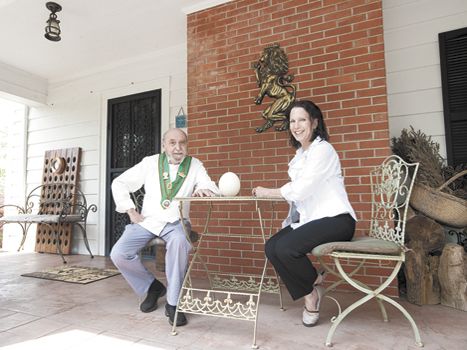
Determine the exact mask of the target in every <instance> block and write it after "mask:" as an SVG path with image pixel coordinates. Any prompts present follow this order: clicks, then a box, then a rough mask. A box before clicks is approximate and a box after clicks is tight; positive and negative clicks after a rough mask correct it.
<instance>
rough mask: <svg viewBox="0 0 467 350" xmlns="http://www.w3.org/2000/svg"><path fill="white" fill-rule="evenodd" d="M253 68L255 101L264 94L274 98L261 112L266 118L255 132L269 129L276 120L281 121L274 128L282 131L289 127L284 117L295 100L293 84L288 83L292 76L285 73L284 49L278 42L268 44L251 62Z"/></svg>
mask: <svg viewBox="0 0 467 350" xmlns="http://www.w3.org/2000/svg"><path fill="white" fill-rule="evenodd" d="M253 68H254V69H255V74H256V81H257V82H258V87H259V88H260V91H259V93H258V96H256V98H255V103H256V104H257V105H260V104H261V103H262V102H263V98H264V96H266V95H267V96H269V97H271V98H275V99H276V100H275V101H274V102H273V103H272V104H270V105H269V106H268V107H267V108H266V109H265V110H264V111H263V113H262V114H261V116H262V117H263V118H264V119H265V120H266V122H265V123H264V125H263V126H261V127H259V128H256V132H263V131H264V130H267V129H269V128H270V127H272V126H273V125H274V123H276V122H281V124H280V125H279V126H277V127H276V128H275V129H276V130H277V131H284V130H287V129H288V128H289V122H288V120H287V117H286V111H287V108H289V106H290V105H291V104H292V103H293V102H294V101H295V91H296V88H295V86H294V85H292V84H290V82H291V81H292V80H293V78H294V76H293V75H292V74H290V75H287V72H288V70H289V62H288V58H287V55H286V54H285V52H284V50H283V49H281V48H280V47H279V44H274V45H272V46H268V47H266V48H265V49H264V50H263V54H262V55H261V57H260V59H259V60H258V62H256V63H254V64H253Z"/></svg>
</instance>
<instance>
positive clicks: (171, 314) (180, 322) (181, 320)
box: [165, 304, 188, 327]
mask: <svg viewBox="0 0 467 350" xmlns="http://www.w3.org/2000/svg"><path fill="white" fill-rule="evenodd" d="M176 309H177V307H176V306H173V305H169V304H165V316H167V317H168V318H169V323H170V325H171V326H172V325H173V324H174V319H175V311H176ZM187 323H188V321H187V320H186V317H185V314H184V313H183V312H180V311H179V312H178V315H177V327H181V326H184V325H186V324H187Z"/></svg>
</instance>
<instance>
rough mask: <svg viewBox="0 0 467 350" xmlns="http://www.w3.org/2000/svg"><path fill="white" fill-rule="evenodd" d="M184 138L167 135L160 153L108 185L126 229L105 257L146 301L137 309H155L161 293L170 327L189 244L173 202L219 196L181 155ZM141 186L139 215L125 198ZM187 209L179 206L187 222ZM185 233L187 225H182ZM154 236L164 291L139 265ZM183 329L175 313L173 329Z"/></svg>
mask: <svg viewBox="0 0 467 350" xmlns="http://www.w3.org/2000/svg"><path fill="white" fill-rule="evenodd" d="M187 141H188V138H187V135H186V134H185V132H183V131H182V130H180V129H170V130H168V131H167V132H166V133H165V134H164V135H163V138H162V147H163V151H164V152H163V153H161V154H156V155H153V156H149V157H145V158H144V159H143V160H142V161H141V162H140V163H138V164H136V165H135V166H133V167H132V168H130V169H128V170H127V171H125V172H124V173H123V174H121V175H120V176H119V177H117V178H116V179H115V180H114V181H113V182H112V194H113V197H114V201H115V205H116V210H117V211H118V212H120V213H127V214H128V216H129V217H130V221H131V224H130V225H127V226H126V228H125V231H124V232H123V234H122V236H121V237H120V239H119V240H118V241H117V243H115V245H114V246H113V248H112V251H111V253H110V257H111V259H112V261H113V263H114V264H115V266H116V267H117V268H118V269H119V270H120V272H121V273H122V275H123V277H124V278H125V279H126V281H127V282H128V283H129V284H130V286H131V287H132V288H133V290H134V291H135V293H136V294H137V295H139V296H142V295H144V294H145V293H146V298H145V299H144V301H143V302H142V304H141V306H140V309H141V311H142V312H151V311H154V310H156V309H157V300H158V299H159V298H160V297H162V296H164V295H165V294H166V293H167V304H166V305H165V315H166V316H167V317H168V318H169V323H170V324H171V325H172V324H173V322H174V318H175V309H176V305H177V301H178V296H179V293H180V290H181V287H182V283H183V279H184V277H185V273H186V270H187V266H188V257H189V253H190V251H191V248H192V246H191V244H190V242H189V241H188V240H187V238H186V234H185V232H184V230H183V225H182V222H181V220H180V214H179V210H178V204H179V202H178V201H176V200H174V198H175V197H176V196H199V197H205V196H214V195H216V194H218V193H219V190H218V188H217V186H216V185H215V184H214V182H213V181H211V178H210V177H209V175H208V174H207V172H206V169H205V168H204V166H203V164H202V163H201V161H199V160H198V159H196V158H193V157H190V156H188V155H187ZM143 185H144V189H145V192H146V194H145V196H144V201H143V208H142V210H141V213H138V212H137V211H136V210H135V204H134V203H133V201H132V200H131V195H130V194H131V193H132V192H135V191H137V190H138V189H139V188H141V187H142V186H143ZM188 214H189V206H188V205H185V206H184V213H183V215H184V217H185V218H188ZM185 224H186V225H187V228H188V229H190V228H191V226H190V223H189V222H188V220H187V221H185ZM154 235H158V236H159V237H161V238H162V239H163V240H164V241H165V242H166V249H167V253H166V257H165V269H166V271H165V273H166V277H167V288H166V287H165V286H164V285H163V284H162V283H161V282H160V281H158V280H157V279H156V278H155V277H154V275H153V274H152V273H150V272H149V271H148V270H147V269H146V268H145V267H144V265H143V264H142V262H141V259H140V257H139V254H138V253H139V251H140V250H141V249H142V248H144V246H145V245H146V244H147V242H148V241H149V240H151V239H152V238H154ZM186 323H187V320H186V317H185V315H184V314H183V313H181V312H179V313H178V317H177V323H176V324H177V326H183V325H185V324H186Z"/></svg>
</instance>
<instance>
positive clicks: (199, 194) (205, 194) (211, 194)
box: [193, 188, 216, 197]
mask: <svg viewBox="0 0 467 350" xmlns="http://www.w3.org/2000/svg"><path fill="white" fill-rule="evenodd" d="M214 196H216V194H215V193H214V192H212V191H211V190H204V189H202V188H199V189H197V190H196V191H195V192H193V197H214Z"/></svg>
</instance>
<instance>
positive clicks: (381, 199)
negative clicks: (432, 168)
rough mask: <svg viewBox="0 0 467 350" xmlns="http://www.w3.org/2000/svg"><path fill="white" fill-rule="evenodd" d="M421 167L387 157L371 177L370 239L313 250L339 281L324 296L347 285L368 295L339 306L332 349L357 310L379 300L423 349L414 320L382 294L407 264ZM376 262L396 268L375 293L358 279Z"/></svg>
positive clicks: (372, 172)
mask: <svg viewBox="0 0 467 350" xmlns="http://www.w3.org/2000/svg"><path fill="white" fill-rule="evenodd" d="M418 165H419V164H418V163H416V164H409V163H406V162H405V161H404V160H402V159H401V158H400V157H398V156H395V155H393V156H389V157H387V158H386V159H385V160H384V161H383V163H382V164H381V165H380V166H378V167H376V168H375V169H374V170H373V171H371V173H370V180H371V200H372V211H371V223H370V228H369V231H370V232H369V236H365V237H356V238H354V239H353V240H352V241H351V242H331V243H326V244H322V245H320V246H318V247H316V248H315V249H313V251H312V255H314V256H315V257H317V259H318V260H319V262H320V263H321V265H322V266H323V267H324V268H325V269H326V270H327V271H328V272H329V273H331V274H333V275H334V276H336V277H337V278H338V280H337V282H335V283H333V284H332V285H331V286H329V287H328V288H327V289H326V291H325V294H326V293H328V292H329V291H330V290H332V289H334V288H335V287H336V286H338V285H340V284H342V283H346V282H347V283H348V284H350V285H351V286H352V287H354V288H356V289H357V290H359V291H361V292H363V293H365V296H364V297H362V298H361V299H359V300H358V301H356V302H354V303H353V304H351V305H350V306H348V307H347V308H346V309H345V310H344V311H342V312H341V307H340V305H339V315H338V316H337V317H334V318H333V319H332V320H331V322H332V325H331V328H330V329H329V331H328V334H327V338H326V345H327V346H332V337H333V334H334V332H335V330H336V328H337V326H338V325H339V324H340V323H341V322H342V320H343V319H344V318H345V317H346V316H347V315H348V314H349V313H350V312H352V311H353V310H355V309H356V308H357V307H359V306H361V305H362V304H364V303H366V302H368V301H370V300H372V299H376V301H377V302H378V304H379V307H380V309H381V313H382V316H383V320H384V321H385V322H387V321H388V316H387V313H386V309H385V307H384V304H383V301H386V302H387V303H389V304H391V305H393V306H394V307H396V308H397V309H398V310H399V311H401V312H402V314H403V315H404V316H405V317H406V318H407V320H408V321H409V323H410V325H411V326H412V329H413V332H414V335H415V342H416V344H417V345H418V346H420V347H421V346H423V343H422V341H421V339H420V334H419V331H418V328H417V325H416V324H415V321H414V320H413V318H412V316H410V314H409V313H408V312H407V310H406V309H405V308H404V307H402V306H401V305H400V304H399V303H398V302H396V301H395V300H393V299H391V298H390V297H388V296H386V295H384V294H383V291H384V290H385V289H386V287H388V286H389V285H390V284H391V282H392V281H393V280H394V278H395V277H396V276H397V274H398V272H399V270H400V268H401V266H402V264H403V262H404V261H405V253H406V251H407V248H406V247H405V245H404V234H405V223H406V217H407V209H408V204H409V198H410V194H411V192H412V187H413V184H414V180H415V177H416V174H417V170H418ZM326 257H328V258H329V257H330V258H331V259H332V261H333V262H334V264H335V266H336V268H337V271H335V270H334V269H332V267H331V266H329V265H328V264H327V263H326V262H325V261H324V260H325V258H326ZM349 260H351V261H356V262H357V266H356V267H355V268H354V269H353V270H352V271H350V272H348V271H345V270H344V268H343V267H342V263H343V262H344V263H345V262H346V261H349ZM375 260H376V261H386V262H388V265H391V264H392V265H394V266H393V271H392V272H391V274H390V275H389V276H388V277H387V279H386V280H385V281H384V282H383V283H382V284H381V285H380V286H379V287H377V288H376V289H374V290H373V289H371V288H370V287H369V286H367V285H366V284H364V283H363V282H361V281H359V280H358V279H357V276H356V275H357V273H358V272H359V271H360V269H361V268H362V267H364V266H365V263H366V262H371V261H373V262H375ZM327 261H329V259H327ZM373 266H374V265H373ZM333 299H334V298H333ZM334 300H335V299H334ZM336 302H337V301H336Z"/></svg>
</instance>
